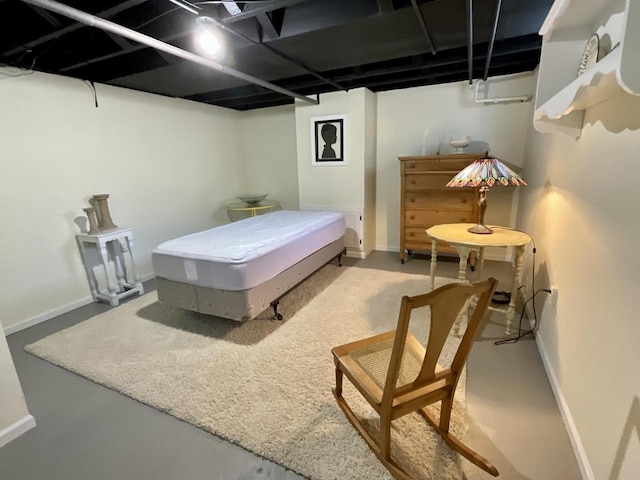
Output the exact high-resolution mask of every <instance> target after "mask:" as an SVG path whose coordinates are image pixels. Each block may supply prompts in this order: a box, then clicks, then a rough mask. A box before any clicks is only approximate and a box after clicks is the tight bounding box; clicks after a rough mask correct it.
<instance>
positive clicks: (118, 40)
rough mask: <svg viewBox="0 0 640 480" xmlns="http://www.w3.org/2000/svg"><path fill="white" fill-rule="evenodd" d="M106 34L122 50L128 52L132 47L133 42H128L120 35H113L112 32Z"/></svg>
mask: <svg viewBox="0 0 640 480" xmlns="http://www.w3.org/2000/svg"><path fill="white" fill-rule="evenodd" d="M104 33H106V34H107V36H108V37H109V38H110V39H111V40H113V43H115V44H116V45H118V46H119V47H120V48H121V49H122V50H126V49H127V48H129V47H130V46H131V45H132V44H131V42H129V41H127V39H126V38H123V37H121V36H120V35H116V34H115V33H111V32H104Z"/></svg>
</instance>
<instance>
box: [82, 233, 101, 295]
mask: <svg viewBox="0 0 640 480" xmlns="http://www.w3.org/2000/svg"><path fill="white" fill-rule="evenodd" d="M78 248H79V249H80V256H81V257H82V265H84V271H85V273H86V274H87V281H88V282H89V290H91V298H93V301H94V302H97V301H98V297H97V295H96V294H97V293H98V280H97V279H96V276H95V274H94V273H93V270H92V269H91V265H89V261H88V260H87V254H86V252H85V250H84V249H85V245H84V244H83V243H82V240H80V239H78Z"/></svg>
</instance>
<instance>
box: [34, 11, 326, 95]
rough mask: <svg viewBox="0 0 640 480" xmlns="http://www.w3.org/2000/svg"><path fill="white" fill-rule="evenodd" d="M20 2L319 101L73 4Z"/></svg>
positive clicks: (264, 85) (201, 63)
mask: <svg viewBox="0 0 640 480" xmlns="http://www.w3.org/2000/svg"><path fill="white" fill-rule="evenodd" d="M22 1H23V2H25V3H29V4H31V5H37V6H39V7H42V8H46V9H47V10H50V11H52V12H55V13H58V14H59V15H63V16H65V17H68V18H71V19H72V20H75V21H77V22H81V23H84V24H85V25H90V26H92V27H96V28H99V29H100V30H105V31H108V32H112V33H115V34H117V35H121V36H123V37H125V38H128V39H130V40H133V41H134V42H138V43H142V44H145V45H148V46H150V47H153V48H154V49H157V50H163V51H165V52H167V53H170V54H172V55H175V56H176V57H179V58H183V59H185V60H189V61H190V62H193V63H196V64H198V65H201V66H203V67H206V68H208V69H210V70H214V71H217V72H220V73H223V74H225V75H229V76H230V77H234V78H237V79H240V80H242V81H245V82H248V83H253V84H255V85H260V86H262V87H265V88H268V89H269V90H273V91H274V92H278V93H281V94H283V95H287V96H290V97H294V98H298V99H300V100H302V101H305V102H307V103H311V104H314V105H317V104H318V101H317V100H316V99H313V98H309V97H307V96H305V95H300V94H299V93H296V92H293V91H291V90H287V89H284V88H282V87H279V86H278V85H275V84H273V83H269V82H266V81H264V80H262V79H260V78H257V77H254V76H252V75H248V74H246V73H244V72H240V71H238V70H235V69H233V68H230V67H226V66H224V65H221V64H219V63H217V62H214V61H212V60H209V59H208V58H204V57H201V56H199V55H195V54H194V53H191V52H188V51H186V50H182V49H181V48H178V47H175V46H173V45H170V44H168V43H164V42H161V41H159V40H157V39H155V38H152V37H149V36H148V35H144V34H142V33H140V32H136V31H135V30H131V29H130V28H126V27H123V26H122V25H118V24H116V23H113V22H110V21H108V20H104V19H102V18H98V17H96V16H95V15H91V14H89V13H86V12H83V11H81V10H78V9H75V8H73V7H69V6H68V5H65V4H63V3H59V2H56V1H55V0H22Z"/></svg>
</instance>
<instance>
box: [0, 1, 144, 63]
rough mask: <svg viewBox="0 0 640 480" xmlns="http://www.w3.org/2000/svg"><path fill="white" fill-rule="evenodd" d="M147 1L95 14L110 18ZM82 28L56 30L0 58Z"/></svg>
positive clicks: (74, 26) (122, 5)
mask: <svg viewBox="0 0 640 480" xmlns="http://www.w3.org/2000/svg"><path fill="white" fill-rule="evenodd" d="M146 1H147V0H128V1H126V2H124V3H120V4H118V5H116V6H115V7H112V8H108V9H107V10H104V11H102V12H100V13H98V14H97V16H98V17H101V18H111V17H112V16H114V15H116V14H118V13H120V12H123V11H125V10H127V9H129V8H133V7H135V6H136V5H140V4H141V3H144V2H146ZM82 27H84V25H82V24H81V23H74V24H72V25H69V26H67V27H65V28H61V29H59V30H56V31H54V32H51V33H49V34H47V35H43V36H42V37H39V38H36V39H35V40H32V41H30V42H28V43H26V44H24V45H20V46H19V47H16V48H13V49H11V50H8V51H6V52H2V53H0V56H1V57H7V56H10V55H15V54H17V53H22V52H24V51H25V50H28V49H30V48H33V47H37V46H38V45H42V44H43V43H45V42H48V41H49V40H54V39H55V38H58V37H61V36H62V35H65V34H67V33H71V32H74V31H76V30H78V29H80V28H82Z"/></svg>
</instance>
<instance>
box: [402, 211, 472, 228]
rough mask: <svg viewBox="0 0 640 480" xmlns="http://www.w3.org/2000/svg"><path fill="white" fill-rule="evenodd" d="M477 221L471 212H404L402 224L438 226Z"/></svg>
mask: <svg viewBox="0 0 640 480" xmlns="http://www.w3.org/2000/svg"><path fill="white" fill-rule="evenodd" d="M476 221H477V220H476V219H475V218H474V216H473V210H471V209H470V210H469V211H464V210H460V211H456V210H405V211H404V224H405V225H407V226H422V225H440V224H443V223H472V222H476Z"/></svg>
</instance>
